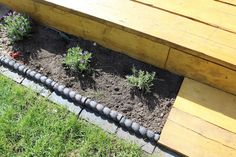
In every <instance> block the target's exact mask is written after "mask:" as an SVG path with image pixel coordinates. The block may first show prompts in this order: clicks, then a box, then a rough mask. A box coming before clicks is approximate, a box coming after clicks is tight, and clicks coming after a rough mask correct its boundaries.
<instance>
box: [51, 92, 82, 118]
mask: <svg viewBox="0 0 236 157" xmlns="http://www.w3.org/2000/svg"><path fill="white" fill-rule="evenodd" d="M48 99H49V100H51V101H52V102H54V103H56V104H59V105H62V106H64V107H66V108H67V109H68V110H69V111H71V112H74V113H75V114H79V113H80V112H81V110H82V109H81V107H79V106H76V105H75V104H74V103H72V102H69V101H68V100H67V99H65V98H63V97H61V96H59V95H57V94H56V93H55V92H53V93H52V94H51V95H50V96H49V97H48Z"/></svg>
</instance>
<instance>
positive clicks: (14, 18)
mask: <svg viewBox="0 0 236 157" xmlns="http://www.w3.org/2000/svg"><path fill="white" fill-rule="evenodd" d="M2 29H4V30H5V31H6V33H7V37H8V38H9V40H10V41H11V42H15V41H19V40H22V39H23V38H24V37H26V36H28V34H29V33H30V31H31V25H30V21H29V19H28V18H27V17H26V16H25V15H22V14H20V13H16V12H13V13H9V14H8V16H6V17H5V18H4V23H3V25H2Z"/></svg>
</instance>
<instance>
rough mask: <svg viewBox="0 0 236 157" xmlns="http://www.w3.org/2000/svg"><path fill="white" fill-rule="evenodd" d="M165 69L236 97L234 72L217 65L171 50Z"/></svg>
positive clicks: (235, 75) (235, 73) (235, 74)
mask: <svg viewBox="0 0 236 157" xmlns="http://www.w3.org/2000/svg"><path fill="white" fill-rule="evenodd" d="M166 69H168V70H169V71H172V72H174V73H178V74H183V75H184V76H187V77H189V78H194V79H196V80H199V81H200V82H204V83H207V84H210V85H212V86H213V87H216V88H219V89H223V90H224V91H228V92H230V93H233V94H235V95H236V72H235V71H233V70H230V69H227V68H225V67H222V66H220V65H218V64H215V63H212V62H209V61H207V60H204V59H201V58H198V57H196V56H193V55H189V54H187V53H184V52H182V51H178V50H176V49H171V50H170V53H169V57H168V60H167V63H166Z"/></svg>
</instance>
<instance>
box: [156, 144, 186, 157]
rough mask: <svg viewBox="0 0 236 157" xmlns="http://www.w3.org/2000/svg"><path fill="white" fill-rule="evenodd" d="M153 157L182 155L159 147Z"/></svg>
mask: <svg viewBox="0 0 236 157" xmlns="http://www.w3.org/2000/svg"><path fill="white" fill-rule="evenodd" d="M152 157H182V155H180V154H177V153H175V152H173V151H171V150H168V149H167V148H164V147H163V146H160V145H157V147H156V148H155V150H154V152H153V154H152Z"/></svg>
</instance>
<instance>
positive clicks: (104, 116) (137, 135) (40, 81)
mask: <svg viewBox="0 0 236 157" xmlns="http://www.w3.org/2000/svg"><path fill="white" fill-rule="evenodd" d="M1 65H3V67H6V68H7V69H10V70H11V71H9V73H11V74H8V76H9V77H11V78H12V77H13V78H12V79H13V80H15V78H16V75H17V76H19V77H21V80H20V81H16V80H15V81H16V82H18V83H21V84H23V85H25V86H29V85H30V84H31V85H32V84H33V85H34V86H35V87H34V88H32V89H33V90H35V91H36V92H38V93H40V94H41V95H43V96H46V97H48V99H49V100H51V101H53V102H54V103H57V104H61V105H63V106H66V107H67V108H68V109H69V110H70V111H72V112H74V113H76V114H78V115H79V116H80V117H81V118H83V119H86V120H88V121H90V122H91V123H94V124H96V125H99V126H100V127H102V128H103V129H104V130H105V131H108V132H111V133H117V136H119V137H121V138H125V139H127V138H128V139H127V140H129V138H130V139H131V141H133V142H135V143H136V144H138V145H140V146H141V148H142V149H143V150H144V151H146V152H147V153H149V154H152V153H153V152H154V149H155V147H156V146H157V142H158V140H159V137H160V135H159V134H158V133H155V132H154V131H152V130H149V129H147V128H145V127H143V126H141V125H140V124H139V123H136V122H134V121H132V120H130V119H128V118H127V117H125V116H124V115H122V114H121V113H119V112H117V111H115V110H111V109H110V108H108V107H105V106H104V105H102V104H100V103H97V102H96V101H95V100H91V99H89V98H87V97H86V96H82V95H80V94H79V93H78V92H77V91H74V90H72V89H70V88H67V87H66V86H65V85H63V84H60V83H59V82H55V81H54V80H52V79H50V78H48V77H47V76H44V75H42V74H40V73H39V72H37V71H34V70H31V69H30V68H28V67H26V66H25V65H23V64H21V63H19V62H16V61H15V60H13V59H10V58H8V57H6V56H0V66H1ZM15 72H16V73H15ZM24 77H25V78H24ZM23 79H24V80H23ZM30 82H31V83H30ZM37 86H38V87H39V88H36V87H37ZM38 89H40V90H38ZM45 90H46V93H47V94H45ZM49 91H50V92H51V95H50V94H48V93H50V92H49ZM106 125H107V126H106ZM168 154H169V153H168ZM165 156H166V155H165ZM167 156H175V155H173V154H169V155H167Z"/></svg>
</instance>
